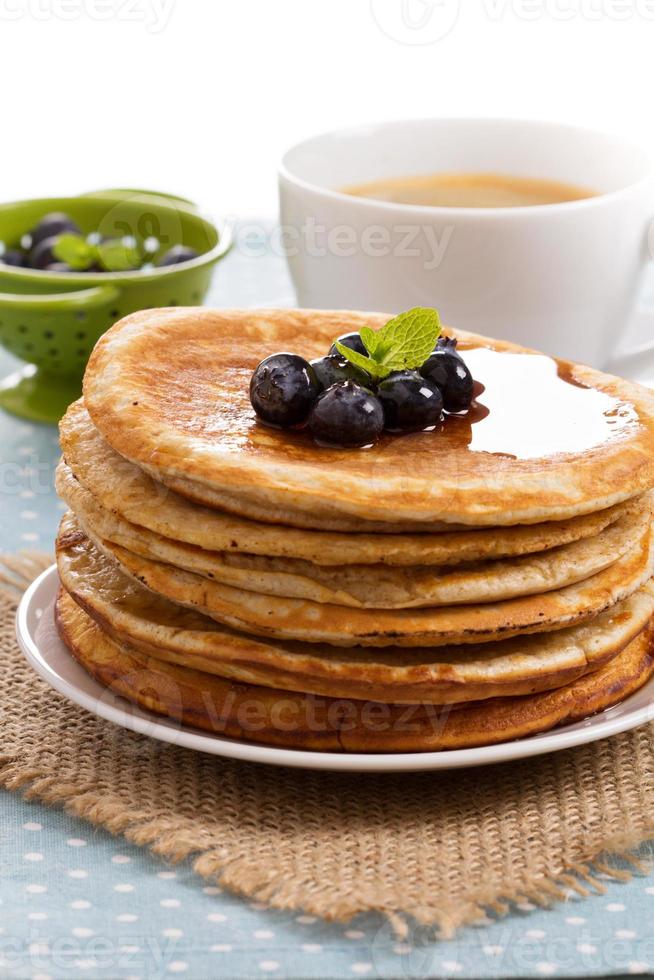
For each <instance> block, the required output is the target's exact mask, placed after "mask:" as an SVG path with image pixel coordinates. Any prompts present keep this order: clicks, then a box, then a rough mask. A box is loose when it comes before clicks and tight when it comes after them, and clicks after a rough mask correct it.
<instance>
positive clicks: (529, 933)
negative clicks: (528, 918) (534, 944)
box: [525, 929, 545, 939]
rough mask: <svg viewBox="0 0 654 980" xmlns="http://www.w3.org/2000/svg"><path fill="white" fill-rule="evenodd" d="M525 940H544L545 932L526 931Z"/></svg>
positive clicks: (537, 930) (538, 930) (542, 930)
mask: <svg viewBox="0 0 654 980" xmlns="http://www.w3.org/2000/svg"><path fill="white" fill-rule="evenodd" d="M525 936H526V937H527V939H544V938H545V930H544V929H527V931H526V932H525Z"/></svg>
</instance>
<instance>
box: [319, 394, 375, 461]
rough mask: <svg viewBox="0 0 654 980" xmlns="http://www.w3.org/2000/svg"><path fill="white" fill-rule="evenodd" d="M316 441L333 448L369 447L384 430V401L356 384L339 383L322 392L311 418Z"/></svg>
mask: <svg viewBox="0 0 654 980" xmlns="http://www.w3.org/2000/svg"><path fill="white" fill-rule="evenodd" d="M309 428H310V429H311V432H312V433H313V436H314V438H315V439H316V441H317V442H320V443H324V444H326V445H330V446H351V447H357V446H369V445H371V444H372V443H373V442H375V440H376V439H377V437H378V436H379V435H380V434H381V431H382V429H383V428H384V412H383V409H382V407H381V402H380V401H379V399H378V398H376V397H375V395H373V393H372V392H371V391H368V389H367V388H363V387H362V386H361V385H358V384H355V382H354V381H339V382H338V384H335V385H332V386H331V388H328V389H327V391H323V393H322V395H320V397H319V398H318V400H317V402H316V404H315V405H314V406H313V408H312V410H311V414H310V415H309Z"/></svg>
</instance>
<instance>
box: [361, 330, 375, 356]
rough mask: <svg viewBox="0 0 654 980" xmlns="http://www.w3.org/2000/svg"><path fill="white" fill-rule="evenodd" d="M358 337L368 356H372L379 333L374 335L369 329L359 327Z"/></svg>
mask: <svg viewBox="0 0 654 980" xmlns="http://www.w3.org/2000/svg"><path fill="white" fill-rule="evenodd" d="M359 336H360V337H361V340H362V341H363V345H364V347H365V348H366V350H367V351H368V353H369V354H371V355H374V353H375V351H376V350H377V344H378V337H379V333H375V331H374V330H371V329H370V327H361V330H360V331H359Z"/></svg>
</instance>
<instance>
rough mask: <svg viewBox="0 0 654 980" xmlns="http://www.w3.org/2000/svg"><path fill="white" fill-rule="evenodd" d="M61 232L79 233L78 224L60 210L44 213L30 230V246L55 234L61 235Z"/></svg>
mask: <svg viewBox="0 0 654 980" xmlns="http://www.w3.org/2000/svg"><path fill="white" fill-rule="evenodd" d="M63 232H68V233H72V234H74V235H79V234H81V232H80V230H79V226H78V225H77V224H75V222H74V221H73V219H72V218H71V217H69V216H68V215H67V214H64V213H63V212H62V211H53V212H52V213H51V214H46V215H44V216H43V217H42V218H41V220H40V221H39V223H38V225H36V227H35V228H33V229H32V231H31V232H30V236H31V239H32V248H34V246H35V245H38V244H39V242H42V241H45V239H46V238H53V237H54V236H55V235H61V234H62V233H63Z"/></svg>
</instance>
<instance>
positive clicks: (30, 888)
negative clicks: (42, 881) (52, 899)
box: [25, 885, 48, 895]
mask: <svg viewBox="0 0 654 980" xmlns="http://www.w3.org/2000/svg"><path fill="white" fill-rule="evenodd" d="M47 890H48V889H47V887H46V885H25V891H26V892H29V894H30V895H43V893H44V892H47Z"/></svg>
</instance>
